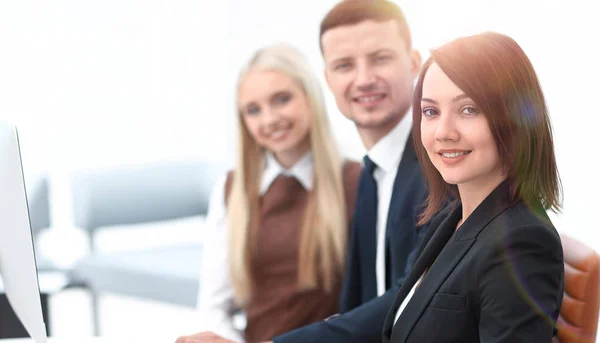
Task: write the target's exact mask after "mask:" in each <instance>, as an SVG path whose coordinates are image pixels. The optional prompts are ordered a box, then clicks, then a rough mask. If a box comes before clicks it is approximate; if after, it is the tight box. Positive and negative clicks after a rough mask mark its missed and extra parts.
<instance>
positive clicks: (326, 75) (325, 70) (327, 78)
mask: <svg viewBox="0 0 600 343" xmlns="http://www.w3.org/2000/svg"><path fill="white" fill-rule="evenodd" d="M323 76H324V77H325V81H326V82H327V87H329V88H331V86H330V85H329V72H327V67H324V68H323Z"/></svg>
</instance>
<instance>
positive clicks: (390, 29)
mask: <svg viewBox="0 0 600 343" xmlns="http://www.w3.org/2000/svg"><path fill="white" fill-rule="evenodd" d="M321 41H322V46H323V54H324V57H325V59H327V60H331V59H338V58H344V57H351V56H353V55H359V54H365V53H367V54H368V53H372V52H375V51H377V50H381V49H394V50H395V49H398V48H400V47H401V46H399V43H398V42H399V41H400V42H403V39H402V37H401V36H400V32H399V29H398V26H397V23H396V22H395V21H394V20H389V21H382V22H375V21H370V20H368V21H363V22H360V23H357V24H351V25H344V26H339V27H336V28H333V29H330V30H328V31H327V32H325V33H324V34H323V37H322V40H321ZM400 45H402V44H400Z"/></svg>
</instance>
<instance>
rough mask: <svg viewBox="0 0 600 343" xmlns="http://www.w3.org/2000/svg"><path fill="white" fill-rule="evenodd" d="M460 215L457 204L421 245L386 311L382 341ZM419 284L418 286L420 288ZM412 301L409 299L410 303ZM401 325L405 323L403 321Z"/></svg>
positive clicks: (387, 337)
mask: <svg viewBox="0 0 600 343" xmlns="http://www.w3.org/2000/svg"><path fill="white" fill-rule="evenodd" d="M460 215H461V207H460V206H459V207H458V208H457V209H456V210H454V211H452V213H451V214H450V215H449V216H448V217H447V218H446V219H445V220H444V221H443V222H442V224H440V226H439V227H438V228H437V229H436V230H435V233H434V234H433V236H432V237H431V239H430V240H429V242H427V244H426V245H425V246H424V247H423V250H422V252H421V253H420V254H419V255H418V256H419V257H418V259H417V261H416V262H415V264H414V266H413V267H412V269H411V272H410V273H409V274H408V276H407V278H406V281H405V282H404V283H403V284H402V287H400V290H399V291H398V294H397V295H396V298H395V299H394V303H393V305H392V307H391V308H390V310H389V312H388V315H387V318H386V321H385V324H384V326H383V327H384V330H383V336H384V342H387V341H389V339H390V337H391V336H392V329H393V327H394V319H395V318H396V312H397V310H398V308H399V307H400V305H401V304H402V301H403V300H404V298H406V296H407V295H408V293H409V292H410V290H411V289H412V288H413V286H414V285H415V283H416V282H417V281H418V280H419V278H420V277H421V275H423V273H424V272H425V269H427V267H428V266H430V265H431V264H432V263H433V261H434V260H435V258H436V257H437V256H438V255H439V254H440V251H441V250H442V249H443V248H444V246H445V245H446V243H447V242H448V240H449V239H450V237H451V236H452V235H453V234H454V231H455V229H456V224H457V223H458V221H459V220H460ZM423 281H424V280H423ZM422 285H423V283H421V286H422ZM421 286H419V288H421ZM416 295H417V294H416V292H415V294H414V295H413V299H414V298H415V296H416ZM414 302H416V301H414ZM414 302H413V301H411V302H410V303H414ZM410 303H409V304H410ZM404 311H405V312H406V311H407V308H405V310H404ZM398 320H399V321H400V320H401V318H399V319H398ZM402 325H403V326H404V325H405V324H404V322H403V324H402ZM386 339H387V340H386Z"/></svg>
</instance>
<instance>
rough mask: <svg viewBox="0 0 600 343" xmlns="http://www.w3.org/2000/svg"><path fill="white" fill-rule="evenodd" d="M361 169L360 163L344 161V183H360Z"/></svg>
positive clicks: (349, 160)
mask: <svg viewBox="0 0 600 343" xmlns="http://www.w3.org/2000/svg"><path fill="white" fill-rule="evenodd" d="M361 168H362V167H361V165H360V163H359V162H357V161H354V160H351V159H347V158H346V159H344V161H343V163H342V176H343V178H344V181H346V180H347V181H350V182H358V178H359V177H360V170H361Z"/></svg>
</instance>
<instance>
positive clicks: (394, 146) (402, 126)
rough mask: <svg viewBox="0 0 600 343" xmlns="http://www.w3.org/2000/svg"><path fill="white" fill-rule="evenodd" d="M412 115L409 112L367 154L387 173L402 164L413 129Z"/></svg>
mask: <svg viewBox="0 0 600 343" xmlns="http://www.w3.org/2000/svg"><path fill="white" fill-rule="evenodd" d="M411 114H412V111H411V110H409V111H408V112H407V113H406V114H405V115H404V117H403V118H402V120H400V122H398V124H396V126H395V127H394V128H393V129H392V130H391V131H390V132H388V134H387V135H385V136H384V137H383V138H381V139H380V140H379V142H377V143H376V144H375V145H374V146H373V147H372V148H371V150H369V151H368V152H367V155H368V156H369V158H370V159H371V161H373V162H374V163H375V164H376V165H377V167H378V168H381V169H383V171H385V172H386V173H389V172H391V171H393V170H394V169H395V168H397V167H398V165H399V164H400V160H401V159H402V154H403V153H404V147H405V146H406V142H407V140H408V137H409V136H410V131H411V129H412V115H411Z"/></svg>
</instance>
